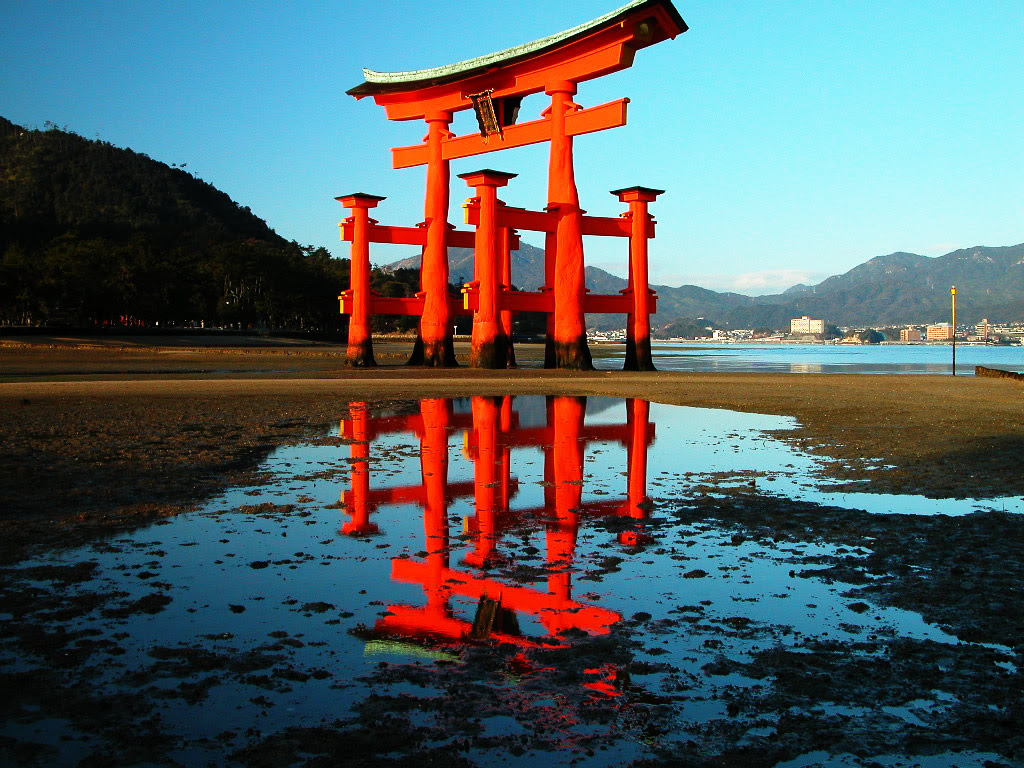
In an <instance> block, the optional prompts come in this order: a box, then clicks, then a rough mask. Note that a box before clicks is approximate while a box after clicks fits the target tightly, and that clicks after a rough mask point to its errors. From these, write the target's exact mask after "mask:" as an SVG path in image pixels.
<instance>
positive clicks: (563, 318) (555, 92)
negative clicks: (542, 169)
mask: <svg viewBox="0 0 1024 768" xmlns="http://www.w3.org/2000/svg"><path fill="white" fill-rule="evenodd" d="M545 93H547V94H548V95H549V96H551V107H550V118H549V119H550V120H551V154H550V157H549V160H548V211H550V212H551V213H552V214H553V215H554V216H555V220H556V222H557V223H556V225H555V236H554V238H552V239H549V240H548V241H547V244H548V245H549V246H550V245H551V244H553V245H554V247H555V252H554V254H553V256H554V283H553V284H551V285H548V286H547V287H548V288H551V289H552V291H553V292H554V297H555V313H554V323H553V324H552V325H553V327H552V332H553V333H552V335H553V337H554V338H552V339H549V344H551V345H552V355H551V356H552V358H553V360H552V363H553V366H554V367H555V368H568V369H572V370H581V371H590V370H593V368H594V363H593V360H592V359H591V356H590V347H588V346H587V324H586V320H585V318H584V316H583V295H584V293H585V292H586V277H585V272H584V265H583V210H582V209H581V208H580V197H579V192H578V191H577V189H576V177H575V174H574V172H573V161H572V136H570V135H569V133H568V132H567V131H566V127H565V118H566V116H567V115H569V114H571V113H572V112H575V111H576V110H578V109H579V108H580V107H579V106H578V105H577V104H574V103H573V100H572V97H573V96H574V95H575V93H576V83H574V82H570V81H568V80H564V81H559V82H556V83H553V84H551V85H549V86H548V87H547V88H546V89H545ZM546 258H547V259H549V260H550V259H551V258H552V254H551V253H547V254H546ZM545 357H547V355H545ZM545 365H546V366H547V365H548V363H547V360H546V361H545Z"/></svg>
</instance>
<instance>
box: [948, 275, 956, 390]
mask: <svg viewBox="0 0 1024 768" xmlns="http://www.w3.org/2000/svg"><path fill="white" fill-rule="evenodd" d="M949 294H950V296H952V297H953V375H954V376H956V286H955V285H954V286H953V287H952V288H950V289H949Z"/></svg>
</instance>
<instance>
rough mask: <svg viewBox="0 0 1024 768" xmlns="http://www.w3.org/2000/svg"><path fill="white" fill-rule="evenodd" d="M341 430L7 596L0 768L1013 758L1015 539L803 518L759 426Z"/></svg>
mask: <svg viewBox="0 0 1024 768" xmlns="http://www.w3.org/2000/svg"><path fill="white" fill-rule="evenodd" d="M340 410H341V411H342V413H339V421H340V423H339V424H338V427H337V431H334V430H333V429H332V430H331V431H330V433H329V434H327V433H326V430H325V434H324V435H320V436H317V437H315V438H312V439H311V441H310V443H309V444H302V445H287V446H283V447H281V448H280V449H279V450H277V451H275V452H273V453H272V454H271V455H270V456H269V457H268V459H267V460H266V462H264V463H263V465H262V466H261V467H260V470H261V473H262V475H261V479H260V481H259V482H257V483H255V484H254V485H252V486H246V487H238V488H230V489H227V490H226V491H225V492H224V493H223V495H222V496H221V497H219V498H217V499H215V500H213V501H211V502H210V503H209V504H207V505H205V506H204V507H203V508H202V509H200V510H198V511H196V512H195V513H194V514H184V515H179V516H178V517H175V518H173V519H167V520H163V521H161V522H160V523H159V524H157V525H154V526H152V527H149V528H146V529H140V530H136V531H133V532H126V533H124V534H123V535H118V536H116V537H114V538H112V539H110V540H106V541H99V542H92V543H91V544H89V545H87V546H83V547H81V548H77V549H70V550H67V551H58V552H47V553H45V554H44V555H40V556H39V557H36V558H34V559H32V560H28V561H25V562H22V563H17V564H10V565H9V567H5V568H4V569H2V570H0V577H2V579H3V580H2V582H0V590H2V594H3V595H6V597H7V598H8V600H7V602H6V605H7V606H9V612H8V613H7V614H3V615H0V619H2V621H0V679H2V680H4V681H5V682H7V683H8V688H7V690H8V699H7V700H6V702H5V703H6V705H7V712H8V717H7V720H6V722H5V724H3V725H0V764H48V765H75V764H84V765H89V764H104V765H110V764H141V763H144V762H145V763H147V764H148V763H155V762H159V761H162V762H165V763H167V764H179V765H252V766H256V765H267V764H271V763H273V764H275V765H306V766H312V765H325V764H338V763H341V764H344V763H345V761H346V760H347V761H349V762H352V763H356V762H360V761H362V763H365V764H383V763H384V762H395V763H397V764H411V763H414V762H422V763H423V764H425V765H427V764H437V763H441V762H443V763H444V764H446V765H478V766H492V765H493V766H499V765H509V764H512V765H538V764H544V765H547V764H569V763H575V764H577V765H586V766H606V765H625V764H629V763H630V762H631V761H634V760H636V761H640V764H643V765H651V764H655V763H658V764H672V765H695V766H709V765H738V764H744V765H747V764H749V765H778V764H787V762H788V764H791V765H811V764H815V765H817V764H822V765H850V766H852V765H861V764H865V765H866V764H880V765H907V764H910V763H918V764H922V765H949V764H951V763H952V762H955V763H956V764H958V765H960V766H972V768H981V767H982V766H984V765H985V764H986V762H988V763H989V764H992V763H995V764H1008V763H1007V761H1008V760H1011V761H1012V759H1015V756H1016V755H1018V754H1019V743H1020V742H1019V740H1018V739H1017V738H1016V736H1015V735H1011V734H1016V732H1017V731H1018V730H1019V728H1018V727H1017V726H1018V725H1019V723H1018V721H1019V717H1017V713H1019V711H1020V694H1019V692H1020V690H1021V688H1020V677H1019V675H1020V672H1019V670H1020V669H1024V663H1022V661H1021V654H1020V652H1019V638H1020V612H1019V609H1018V608H1017V607H1016V606H1019V605H1020V604H1021V598H1022V593H1021V587H1020V584H1021V583H1024V578H1022V577H1021V570H1022V569H1021V566H1020V565H1019V561H1020V558H1019V549H1020V542H1021V541H1022V535H1024V533H1022V528H1024V517H1022V516H1020V515H1013V514H1002V513H1001V512H995V513H990V512H987V513H981V512H977V511H976V509H977V505H976V504H975V503H974V502H971V501H970V500H966V501H965V500H950V501H949V503H948V504H947V505H943V504H939V503H938V502H936V501H934V500H930V499H921V500H920V501H919V506H920V508H919V509H917V510H916V511H919V512H921V514H914V515H911V514H907V513H908V512H909V511H911V506H910V505H911V504H912V503H915V504H916V503H918V502H913V501H908V499H907V497H896V496H893V497H883V498H881V499H878V500H876V499H874V497H872V498H871V499H868V498H867V497H869V496H871V495H870V494H867V493H864V494H854V493H845V494H839V493H834V492H832V493H830V494H829V495H826V493H823V492H822V491H821V490H820V488H818V487H816V482H818V481H820V478H818V477H817V476H816V475H815V472H816V470H818V469H820V459H816V458H815V457H814V456H811V455H808V454H806V453H803V452H801V451H800V450H799V449H797V448H795V447H794V445H793V444H792V443H791V442H788V441H784V440H781V439H778V435H779V433H780V432H783V431H785V430H786V429H787V428H790V427H792V422H791V420H788V419H784V418H781V417H773V416H765V415H758V414H745V413H733V412H729V411H724V410H711V409H700V408H679V407H673V406H666V405H658V404H653V405H652V404H648V403H646V402H644V401H642V400H637V399H633V400H625V401H623V400H612V399H606V398H587V399H583V398H573V397H549V398H542V397H522V398H516V399H511V398H482V397H480V398H472V399H468V398H467V399H460V400H454V401H451V400H444V399H428V400H424V401H421V402H416V403H408V402H400V403H390V404H388V405H386V406H385V405H381V404H375V403H352V404H342V405H341V406H340ZM655 424H657V429H655ZM656 438H657V439H656ZM869 502H870V503H876V502H877V503H878V504H879V505H881V506H880V507H879V508H877V509H872V508H871V507H870V506H869ZM1021 502H1022V500H1020V499H1015V500H999V505H1000V507H1002V506H1003V505H1004V504H1005V507H1006V508H1007V509H1011V508H1012V509H1013V510H1015V511H1019V510H1020V509H1021V508H1022V503H1021ZM865 509H868V510H870V511H872V512H878V513H879V514H871V513H869V512H865V511H864V510H865ZM937 512H948V513H949V515H952V514H957V515H960V516H959V517H952V516H947V515H942V514H937ZM40 692H42V693H40ZM96 713H102V718H98V717H97V716H96ZM140 743H141V744H143V746H144V747H145V748H146V749H150V750H151V751H149V752H146V753H145V754H144V755H142V756H141V757H140V756H139V755H140V754H141V752H140V751H139V750H140V749H143V748H142V747H140ZM11 745H13V746H11ZM152 745H155V746H152ZM951 745H952V746H951ZM5 750H6V751H5ZM14 750H20V752H18V753H17V754H32V755H36V754H38V755H40V756H41V757H40V758H39V759H38V760H35V759H31V760H28V761H22V762H19V761H17V760H14V759H9V758H10V756H11V755H15V754H16V752H15V751H14ZM32 750H35V751H34V752H33V751H32ZM951 750H955V755H954V754H953V752H952V751H951ZM1015 750H1016V751H1015ZM143 751H144V750H143ZM852 752H855V753H856V754H857V755H860V756H867V757H864V762H856V761H854V760H853V758H850V759H849V760H847V757H849V754H848V753H852ZM158 757H159V759H158ZM858 759H859V758H858ZM929 760H932V761H933V762H928V761H929Z"/></svg>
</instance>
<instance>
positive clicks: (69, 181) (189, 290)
mask: <svg viewBox="0 0 1024 768" xmlns="http://www.w3.org/2000/svg"><path fill="white" fill-rule="evenodd" d="M0 168H2V171H0V324H2V325H25V326H39V325H50V326H63V327H78V328H83V327H97V326H110V325H140V326H151V325H157V324H159V325H161V326H165V325H179V326H186V325H202V326H207V327H209V326H228V327H238V328H265V329H282V330H295V331H319V332H338V333H341V332H344V331H345V328H346V322H347V320H346V318H345V317H344V316H342V315H340V314H339V311H338V300H337V297H338V294H339V293H340V292H341V291H342V290H343V289H345V288H347V287H348V285H349V262H348V260H347V259H336V258H333V257H332V256H331V255H330V253H329V252H328V251H327V250H326V249H325V248H322V247H314V246H306V245H300V244H299V243H296V242H294V241H288V240H285V239H284V238H282V237H280V236H279V235H278V234H277V233H275V232H274V231H273V230H272V229H271V228H270V227H269V226H267V223H266V222H265V221H263V220H262V219H260V218H258V217H257V216H255V215H254V214H253V213H252V212H251V211H250V210H249V209H248V208H247V207H244V206H241V205H239V204H237V203H236V202H234V201H233V200H231V198H230V197H229V196H228V195H226V194H225V193H223V192H221V191H220V190H218V189H216V188H215V187H213V186H212V185H210V184H208V183H206V182H204V181H202V180H201V179H198V178H196V177H195V176H192V175H191V174H189V173H187V172H186V171H184V170H183V169H181V168H172V167H170V166H168V165H166V164H164V163H160V162H157V161H155V160H153V159H151V158H149V157H147V156H146V155H144V154H141V153H137V152H134V151H132V150H130V149H122V148H119V147H114V146H113V145H111V144H109V143H106V142H102V141H93V140H89V139H85V138H83V137H81V136H78V135H77V134H75V133H72V132H69V131H67V130H61V129H58V128H57V127H56V126H53V125H50V124H48V125H47V128H46V130H42V131H39V130H30V129H26V128H22V127H20V126H17V125H14V124H13V123H11V122H9V121H7V120H5V119H3V118H0ZM371 284H372V286H373V288H374V289H375V290H377V291H379V292H380V293H383V294H384V295H388V296H411V295H413V294H414V293H415V292H416V291H417V290H418V289H419V274H418V272H417V271H416V270H395V271H392V272H388V271H384V270H382V269H379V268H374V269H373V270H372V274H371ZM414 322H415V319H414V318H377V319H375V330H377V331H378V332H381V331H389V330H402V329H407V328H411V327H414Z"/></svg>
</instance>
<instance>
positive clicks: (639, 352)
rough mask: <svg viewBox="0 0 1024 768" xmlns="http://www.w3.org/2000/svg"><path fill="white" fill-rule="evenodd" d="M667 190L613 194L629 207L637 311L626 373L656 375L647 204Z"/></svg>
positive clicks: (629, 326)
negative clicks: (639, 372)
mask: <svg viewBox="0 0 1024 768" xmlns="http://www.w3.org/2000/svg"><path fill="white" fill-rule="evenodd" d="M664 192H665V190H663V189H649V188H648V187H629V188H628V189H617V190H615V191H613V192H612V194H613V195H615V196H617V197H618V198H619V200H620V201H622V202H623V203H629V213H628V214H626V216H628V217H629V219H630V224H631V227H630V234H629V287H630V289H631V290H632V291H633V311H632V312H630V314H629V316H628V317H627V318H626V361H625V364H624V365H623V366H622V369H623V370H624V371H654V370H657V369H656V368H655V367H654V360H653V358H652V356H651V289H650V285H649V284H648V281H647V233H648V229H649V226H648V223H649V222H650V221H653V217H652V216H651V215H650V214H649V213H647V204H648V203H653V202H654V201H655V200H657V199H658V195H661V194H664Z"/></svg>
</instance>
